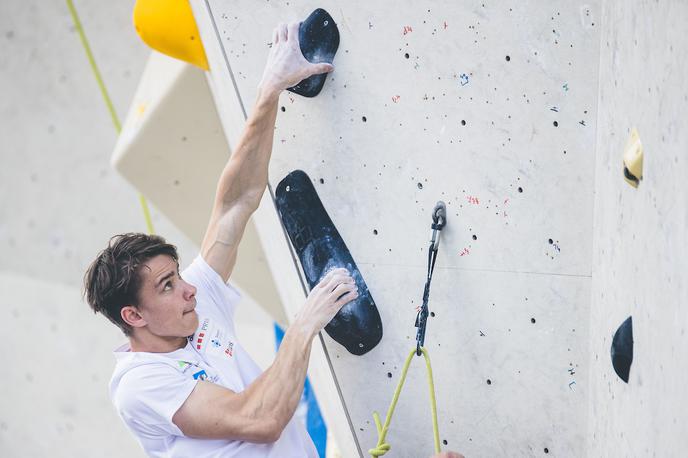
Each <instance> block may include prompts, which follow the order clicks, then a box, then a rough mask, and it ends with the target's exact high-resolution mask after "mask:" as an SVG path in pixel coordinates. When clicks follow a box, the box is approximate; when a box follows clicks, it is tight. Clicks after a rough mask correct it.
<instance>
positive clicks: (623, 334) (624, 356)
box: [611, 316, 633, 383]
mask: <svg viewBox="0 0 688 458" xmlns="http://www.w3.org/2000/svg"><path fill="white" fill-rule="evenodd" d="M611 353H612V365H613V366H614V372H616V375H618V376H619V378H621V380H623V381H624V382H626V383H628V375H629V373H630V372H631V363H632V362H633V318H632V317H630V316H629V317H628V318H626V321H624V322H623V323H621V326H619V329H617V330H616V332H615V333H614V338H613V339H612V349H611Z"/></svg>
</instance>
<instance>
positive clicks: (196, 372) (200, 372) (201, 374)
mask: <svg viewBox="0 0 688 458" xmlns="http://www.w3.org/2000/svg"><path fill="white" fill-rule="evenodd" d="M177 364H179V368H180V369H181V371H182V374H185V373H186V372H187V371H188V370H189V369H191V371H192V376H193V378H194V380H207V381H209V382H213V383H216V382H217V381H218V380H219V376H218V375H212V374H211V375H208V373H207V372H206V371H205V369H201V366H199V365H198V363H194V362H189V361H177Z"/></svg>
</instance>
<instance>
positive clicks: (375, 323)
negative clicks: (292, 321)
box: [275, 170, 382, 355]
mask: <svg viewBox="0 0 688 458" xmlns="http://www.w3.org/2000/svg"><path fill="white" fill-rule="evenodd" d="M275 203H276V205H277V211H278V212H279V215H280V218H281V219H282V223H283V224H284V227H285V229H286V230H287V234H289V238H290V239H291V243H292V245H293V246H294V249H295V250H296V253H297V254H298V256H299V260H300V261H301V267H302V268H303V272H304V274H305V275H306V280H307V281H308V286H309V288H310V289H313V287H314V286H315V285H317V284H318V282H319V281H320V280H321V279H322V278H323V277H324V276H325V275H326V274H327V273H328V272H329V271H330V270H332V269H336V268H340V267H343V268H345V269H347V270H348V271H349V273H350V274H351V276H352V277H353V278H354V280H355V281H356V286H358V298H357V299H355V300H354V301H352V302H349V303H348V304H346V305H345V306H344V307H342V309H341V310H339V312H337V315H335V317H334V318H333V319H332V321H330V323H329V324H328V325H327V326H325V331H326V332H327V333H328V334H329V335H330V337H332V338H333V339H334V340H335V341H336V342H338V343H340V344H341V345H343V346H344V347H345V348H346V349H347V350H348V351H349V353H352V354H354V355H363V354H365V353H367V352H368V351H370V350H371V349H372V348H373V347H375V346H376V345H377V344H378V342H380V340H381V339H382V320H381V319H380V313H379V312H378V310H377V307H376V306H375V301H373V297H372V296H371V295H370V291H368V286H367V285H366V283H365V281H364V280H363V277H362V276H361V272H360V271H359V270H358V267H356V262H354V259H353V257H351V253H349V249H348V248H347V247H346V245H345V244H344V241H343V240H342V237H341V235H339V232H338V231H337V228H336V227H335V226H334V224H333V223H332V220H331V219H330V217H329V216H328V214H327V212H326V211H325V208H324V207H323V204H322V202H321V201H320V197H318V194H317V192H316V191H315V187H313V183H312V182H311V179H310V178H309V177H308V175H307V174H306V173H305V172H303V171H301V170H295V171H293V172H291V173H290V174H289V175H287V176H286V177H285V178H284V179H283V180H282V181H280V183H279V184H278V185H277V190H276V192H275Z"/></svg>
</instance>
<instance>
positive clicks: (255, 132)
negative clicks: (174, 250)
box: [201, 22, 334, 281]
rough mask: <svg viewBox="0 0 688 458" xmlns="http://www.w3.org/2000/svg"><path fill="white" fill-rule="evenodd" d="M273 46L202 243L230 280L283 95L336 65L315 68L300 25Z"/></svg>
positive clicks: (261, 186)
mask: <svg viewBox="0 0 688 458" xmlns="http://www.w3.org/2000/svg"><path fill="white" fill-rule="evenodd" d="M272 42H273V45H272V49H271V50H270V53H269V55H268V60H267V63H266V65H265V71H264V73H263V78H262V80H261V82H260V84H259V86H258V97H257V100H256V103H255V106H254V108H253V110H252V111H251V114H250V116H249V118H248V119H247V121H246V126H245V127H244V131H243V132H242V134H241V138H240V139H239V142H238V143H237V145H236V147H235V148H234V152H233V153H232V155H231V157H230V158H229V160H228V161H227V165H225V168H224V170H223V171H222V175H221V176H220V180H219V182H218V184H217V192H216V194H215V203H214V205H213V210H212V214H211V216H210V222H209V223H208V228H207V229H206V233H205V236H204V237H203V243H202V245H201V254H202V256H203V259H205V260H206V262H207V263H208V264H209V265H210V267H212V268H213V269H214V270H215V271H216V272H217V273H218V274H220V276H221V277H222V278H223V279H224V280H225V281H227V280H228V279H229V276H230V275H231V273H232V269H233V268H234V264H235V262H236V256H237V249H238V246H239V241H240V240H241V237H242V236H243V234H244V229H245V228H246V223H247V222H248V219H249V218H250V216H251V214H253V212H254V211H255V210H256V209H257V208H258V205H259V204H260V200H261V197H262V196H263V192H264V191H265V187H266V186H267V183H268V164H269V162H270V155H271V153H272V142H273V135H274V130H275V117H276V116H277V103H278V99H279V95H280V93H281V92H282V90H284V89H286V88H288V87H290V86H293V85H295V84H296V83H298V82H299V81H301V80H302V79H304V78H307V77H309V76H311V75H314V74H318V73H325V72H330V71H332V70H333V69H334V67H332V65H330V64H325V63H323V64H311V63H310V62H308V61H307V60H306V59H305V58H304V57H303V54H301V49H300V47H299V23H298V22H296V23H291V24H289V25H288V26H287V25H286V24H280V25H279V26H277V28H276V29H275V30H274V32H273V39H272Z"/></svg>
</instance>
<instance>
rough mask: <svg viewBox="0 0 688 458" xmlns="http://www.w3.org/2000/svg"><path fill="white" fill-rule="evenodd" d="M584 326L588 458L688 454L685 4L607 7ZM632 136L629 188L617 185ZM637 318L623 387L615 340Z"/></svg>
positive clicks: (687, 65) (612, 3)
mask: <svg viewBox="0 0 688 458" xmlns="http://www.w3.org/2000/svg"><path fill="white" fill-rule="evenodd" d="M602 16H603V18H602V19H603V24H604V28H603V33H602V37H601V60H600V98H599V107H600V108H599V118H598V135H597V165H596V168H595V171H596V179H595V181H596V186H595V190H596V194H595V216H594V252H593V282H592V302H591V319H590V336H591V340H590V349H591V361H590V365H591V366H590V375H591V379H590V394H591V396H590V402H589V410H590V416H589V418H590V423H589V431H588V440H589V444H590V449H589V456H628V457H646V456H672V457H674V456H676V457H678V456H685V454H686V448H687V447H688V426H686V425H687V424H688V423H687V414H686V412H688V396H687V395H686V389H685V381H686V375H687V374H688V359H687V358H686V348H688V336H687V335H686V328H688V312H687V310H688V309H687V308H686V307H688V282H687V281H686V271H688V261H687V260H686V259H688V248H687V247H688V198H687V196H688V193H686V188H685V180H686V177H688V161H687V160H686V158H687V156H686V153H687V152H688V136H687V135H686V131H687V130H688V121H687V118H686V115H687V114H688V83H687V82H686V75H688V62H687V60H686V57H688V41H687V40H686V35H685V27H686V24H687V23H688V4H686V3H685V2H681V1H670V2H650V1H633V2H621V1H608V2H606V3H605V7H604V12H603V15H602ZM632 128H637V129H638V132H639V134H640V139H641V141H642V142H643V147H644V150H645V154H644V156H645V160H644V169H645V170H644V179H643V181H641V183H640V186H639V187H638V188H637V189H634V188H632V187H631V186H629V185H628V184H627V183H625V182H624V180H623V177H622V168H623V166H622V157H623V149H624V145H625V144H626V141H627V139H628V138H629V137H630V130H631V129H632ZM628 316H632V317H633V338H634V341H635V344H634V350H633V352H634V357H633V364H632V366H631V372H630V377H629V381H628V384H626V383H624V382H623V381H622V380H621V379H620V378H619V377H617V375H616V374H615V373H614V371H613V369H612V366H611V364H610V357H609V348H610V345H611V339H612V335H613V334H614V332H615V331H616V329H617V327H618V326H619V325H620V324H621V323H622V322H623V321H624V320H625V319H626V318H627V317H628Z"/></svg>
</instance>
